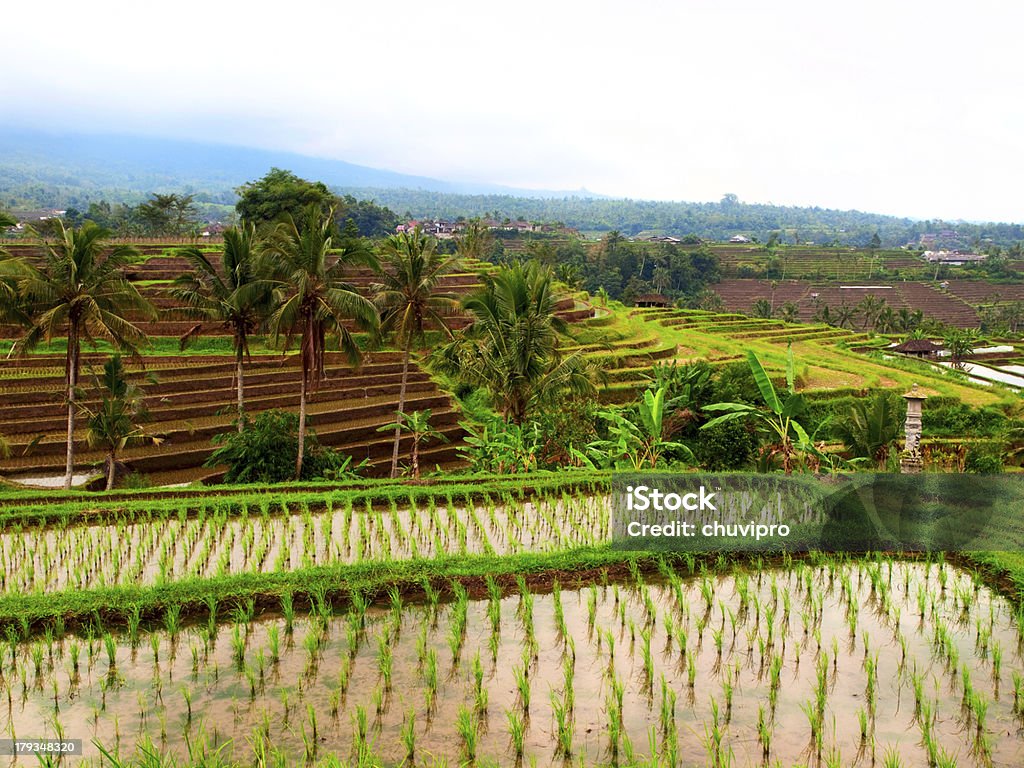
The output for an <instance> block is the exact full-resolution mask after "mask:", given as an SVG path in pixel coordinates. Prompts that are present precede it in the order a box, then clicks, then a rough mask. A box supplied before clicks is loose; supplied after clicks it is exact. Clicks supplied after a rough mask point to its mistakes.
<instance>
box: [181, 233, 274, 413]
mask: <svg viewBox="0 0 1024 768" xmlns="http://www.w3.org/2000/svg"><path fill="white" fill-rule="evenodd" d="M260 247H261V241H260V239H259V237H258V236H257V234H256V225H255V224H252V223H243V224H242V225H241V226H240V227H238V228H237V229H236V228H231V229H228V230H226V231H225V232H224V248H223V250H222V251H221V254H220V269H219V270H218V269H217V268H216V267H215V266H214V265H213V263H212V262H211V261H210V259H209V258H208V256H207V254H205V253H203V252H202V251H200V250H199V249H198V248H183V249H181V250H179V251H178V253H179V254H180V255H181V256H183V257H185V258H186V259H187V260H188V262H189V264H190V265H191V266H192V272H191V273H189V274H186V275H181V276H180V277H179V278H178V279H177V280H175V281H174V285H173V287H172V288H170V289H169V290H168V293H169V294H170V295H171V296H173V297H174V298H175V299H177V300H178V301H179V302H181V303H182V305H183V307H182V308H181V309H178V310H175V311H178V312H182V313H184V314H185V315H187V316H188V317H192V318H196V319H198V320H205V321H209V322H210V323H214V324H216V325H219V326H221V327H223V328H226V329H227V330H228V331H230V332H231V339H232V344H233V346H234V348H235V382H236V387H237V390H238V431H239V432H241V431H242V427H243V421H244V416H245V384H244V380H243V376H244V363H245V361H246V359H248V358H249V357H250V355H249V338H250V337H251V336H252V335H253V334H254V333H256V332H257V331H258V330H259V328H260V326H261V325H262V324H263V322H264V320H265V319H266V318H267V316H268V315H269V314H270V311H271V309H272V308H273V287H274V283H273V281H272V280H270V279H268V278H267V277H266V276H265V275H263V274H261V271H260V268H259V258H258V257H259V249H260ZM204 330H205V326H204V324H203V323H199V324H198V325H196V326H195V327H193V328H192V329H190V330H189V331H188V333H186V334H185V335H184V336H182V337H181V348H182V349H184V348H185V347H186V346H188V344H189V343H190V342H191V341H192V340H193V339H195V338H196V337H198V336H199V335H200V334H202V333H203V331H204Z"/></svg>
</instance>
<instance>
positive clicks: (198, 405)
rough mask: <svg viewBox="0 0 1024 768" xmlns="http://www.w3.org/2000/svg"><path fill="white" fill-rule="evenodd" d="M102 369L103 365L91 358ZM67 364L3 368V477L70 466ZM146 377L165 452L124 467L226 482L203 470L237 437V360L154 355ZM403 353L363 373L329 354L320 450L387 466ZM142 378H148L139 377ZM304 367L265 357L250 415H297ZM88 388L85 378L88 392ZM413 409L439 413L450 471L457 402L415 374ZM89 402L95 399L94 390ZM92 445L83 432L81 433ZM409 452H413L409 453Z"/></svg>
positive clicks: (88, 456) (41, 361)
mask: <svg viewBox="0 0 1024 768" xmlns="http://www.w3.org/2000/svg"><path fill="white" fill-rule="evenodd" d="M92 361H93V362H94V363H95V364H96V365H101V362H100V358H98V357H94V358H93V360H92ZM61 362H62V360H61V359H59V358H56V357H36V358H31V359H28V360H4V361H2V363H0V394H2V395H3V398H4V428H3V431H4V434H5V435H6V437H7V440H8V442H9V443H10V445H11V456H10V457H9V458H6V459H3V460H0V473H3V474H7V475H11V476H16V477H18V476H22V477H36V476H47V475H52V474H60V473H61V472H62V468H63V466H64V453H63V452H64V447H65V446H64V441H63V440H64V438H63V432H62V430H63V428H64V427H63V425H64V424H66V421H65V419H66V411H65V410H64V405H63V402H62V399H61V395H60V393H61V392H62V388H63V371H62V369H60V368H58V367H57V366H59V365H60V364H61ZM145 363H146V369H147V371H148V372H149V373H152V374H154V375H155V376H156V379H157V381H156V383H155V384H154V383H143V384H142V386H143V389H144V390H145V392H146V395H147V402H148V403H149V411H150V417H151V418H150V421H149V422H148V423H147V429H148V430H149V431H150V432H151V433H152V434H156V435H160V436H162V437H163V442H162V443H161V444H160V445H156V446H154V445H143V446H136V447H129V448H127V449H125V451H124V458H123V460H124V461H126V462H127V463H128V464H129V465H130V466H131V467H132V469H134V470H135V471H137V472H142V473H145V474H147V475H150V476H151V480H152V481H153V482H154V483H155V484H163V483H165V482H167V483H176V482H177V483H180V482H187V481H192V480H197V479H202V478H209V477H214V476H217V475H218V474H219V473H221V472H222V470H218V469H216V468H214V469H209V468H204V467H203V466H202V465H203V463H204V462H205V461H206V459H207V458H208V457H209V455H210V453H211V452H212V450H213V445H212V444H211V443H210V439H211V438H212V437H213V436H214V435H216V434H218V433H221V432H225V431H227V430H229V429H231V422H232V420H233V419H234V418H235V414H236V412H235V410H234V408H235V405H234V404H235V398H236V392H235V389H234V384H235V382H234V362H233V361H232V360H230V358H226V357H216V356H205V357H204V356H189V357H164V358H160V357H147V358H146V359H145ZM401 370H402V365H401V355H400V354H399V353H389V352H378V353H373V354H372V355H370V356H369V357H368V359H367V360H366V362H365V363H364V364H363V365H362V366H361V367H360V368H359V369H354V368H352V367H351V366H350V365H348V363H347V362H346V361H345V360H344V358H343V357H342V356H340V355H328V360H327V378H326V380H325V381H324V382H323V384H322V386H321V387H320V389H319V390H318V391H317V392H316V393H315V394H313V395H312V396H311V398H310V406H309V414H310V415H309V423H310V425H311V426H312V427H313V429H315V430H316V432H317V435H318V437H319V438H320V440H321V442H322V443H323V444H325V445H330V446H333V447H337V448H340V449H342V450H343V451H345V452H346V453H348V454H349V455H351V456H353V457H354V459H355V461H357V462H358V461H360V460H362V459H364V458H365V459H368V460H369V461H370V462H371V464H374V465H378V466H380V465H383V464H384V463H387V462H388V461H389V460H390V455H391V442H390V439H391V438H390V437H389V436H388V435H386V434H382V433H379V432H377V428H378V427H379V426H381V425H384V424H387V423H389V422H391V421H393V420H394V410H395V404H396V403H397V401H398V391H399V387H400V382H401ZM136 375H137V376H138V375H141V374H136ZM299 378H300V373H299V368H298V363H297V360H296V359H295V358H294V357H293V358H288V359H284V360H282V359H281V358H279V357H276V356H274V357H271V356H260V357H256V358H254V359H253V361H252V362H251V363H250V364H248V365H247V371H246V379H245V382H246V401H247V406H248V408H249V409H250V411H259V410H265V409H270V408H282V409H294V408H296V407H297V406H298V400H299V395H298V392H299ZM88 381H89V377H88V375H86V376H83V384H84V383H86V382H88ZM409 382H410V383H409V395H408V396H409V400H408V408H409V409H412V410H417V409H418V410H422V409H425V408H431V409H432V410H433V417H432V422H431V423H432V424H433V425H434V426H435V427H436V428H437V429H438V430H439V431H441V432H442V433H443V434H444V435H445V436H446V437H447V438H448V439H449V440H450V441H452V442H451V443H441V442H440V441H434V442H433V443H430V444H428V445H427V446H426V449H427V450H426V453H425V454H424V456H423V463H424V466H426V467H433V465H434V464H435V463H436V464H441V465H442V466H451V465H452V464H453V462H455V461H456V460H457V455H456V450H455V447H454V445H457V443H458V441H459V439H460V437H461V436H462V434H463V432H462V430H461V428H460V427H459V425H458V420H459V415H458V412H457V410H456V409H455V407H454V405H453V404H452V401H451V398H450V397H449V396H448V395H447V394H446V393H443V392H442V391H441V390H439V389H438V387H437V385H436V384H435V383H434V382H433V381H432V380H431V379H430V377H429V376H428V375H427V374H426V373H424V372H422V371H420V370H419V369H418V368H416V367H415V366H413V369H412V371H411V373H410V377H409ZM86 394H87V395H89V396H93V395H92V392H90V391H89V390H87V392H86ZM80 437H81V438H83V441H84V428H83V430H82V432H81V435H80ZM407 448H408V445H407V444H406V446H405V448H403V450H404V451H406V452H407ZM102 460H103V456H102V453H101V452H97V451H88V450H82V452H81V454H80V456H79V461H80V462H81V464H82V465H88V464H89V463H90V462H96V463H99V462H102Z"/></svg>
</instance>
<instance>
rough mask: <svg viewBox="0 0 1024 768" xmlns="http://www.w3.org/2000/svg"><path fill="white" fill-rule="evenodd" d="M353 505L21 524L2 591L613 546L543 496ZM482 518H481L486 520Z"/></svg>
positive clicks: (585, 510)
mask: <svg viewBox="0 0 1024 768" xmlns="http://www.w3.org/2000/svg"><path fill="white" fill-rule="evenodd" d="M450 501H451V503H450V504H449V506H446V507H440V508H438V507H436V506H433V500H432V499H431V505H429V506H428V507H427V508H426V509H423V508H421V507H412V508H409V509H399V508H398V507H397V504H396V502H395V501H394V500H392V502H391V506H392V508H391V510H390V511H389V512H388V513H387V514H385V513H383V512H382V511H381V510H380V509H379V508H373V507H370V506H369V502H367V506H366V509H363V510H359V511H356V510H353V509H352V506H351V502H350V501H349V502H348V503H347V504H346V505H341V506H340V507H339V508H338V509H335V508H334V507H333V506H331V505H330V504H328V505H327V508H326V509H325V510H324V511H320V512H315V513H314V512H312V511H310V510H309V508H308V506H307V505H306V504H305V502H302V503H300V504H299V505H297V509H295V510H292V511H291V513H290V514H288V515H285V516H280V515H271V514H270V511H269V508H265V509H264V510H263V511H262V512H261V513H259V514H244V515H241V516H239V515H232V514H228V512H227V511H226V510H216V509H209V508H207V507H206V506H202V507H200V508H199V510H198V512H197V514H196V515H195V516H194V517H191V518H189V517H186V516H185V514H184V508H182V509H181V510H179V514H178V515H177V516H175V515H172V514H170V513H167V512H166V511H165V512H164V514H163V516H154V517H152V518H150V519H147V520H145V521H144V522H138V521H129V520H127V519H124V518H122V519H120V520H119V521H118V522H117V523H116V524H113V525H105V526H94V525H78V526H74V525H71V526H67V527H65V528H62V529H61V528H54V527H44V526H42V525H39V526H35V527H32V528H29V529H18V530H16V531H9V532H5V533H4V534H3V535H0V578H2V583H0V590H3V591H7V592H32V591H47V590H53V589H62V588H67V587H71V588H76V589H87V588H95V587H98V586H110V585H115V584H138V583H143V584H145V583H150V584H160V583H165V582H168V581H171V580H177V579H184V578H192V577H210V576H222V575H226V574H230V573H244V572H262V571H266V570H275V571H284V570H289V569H294V568H299V567H309V566H312V565H317V564H325V563H332V562H358V561H363V560H390V559H395V558H408V557H421V556H426V557H430V556H435V555H439V554H442V553H443V554H465V553H480V554H504V553H506V552H516V551H523V550H533V551H555V550H559V549H563V548H566V547H570V546H582V545H589V544H593V543H596V542H600V541H604V540H606V539H607V536H608V531H609V525H610V522H609V521H610V515H609V514H608V507H607V504H606V503H604V502H603V501H601V500H593V499H583V500H576V499H570V500H566V499H564V498H557V497H556V498H553V499H551V500H544V499H538V500H535V501H534V502H531V503H529V504H525V505H524V504H522V503H521V502H515V506H506V507H501V508H500V509H499V508H497V507H495V506H494V505H493V502H492V503H491V504H490V506H488V507H487V508H479V507H476V506H473V505H472V504H470V505H467V506H463V507H457V506H454V500H450ZM484 513H485V514H484Z"/></svg>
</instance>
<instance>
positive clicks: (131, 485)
mask: <svg viewBox="0 0 1024 768" xmlns="http://www.w3.org/2000/svg"><path fill="white" fill-rule="evenodd" d="M121 485H122V487H124V488H128V489H141V488H152V487H153V481H152V480H150V479H149V475H144V474H142V473H141V472H131V473H129V474H127V475H125V476H124V479H123V480H122V481H121Z"/></svg>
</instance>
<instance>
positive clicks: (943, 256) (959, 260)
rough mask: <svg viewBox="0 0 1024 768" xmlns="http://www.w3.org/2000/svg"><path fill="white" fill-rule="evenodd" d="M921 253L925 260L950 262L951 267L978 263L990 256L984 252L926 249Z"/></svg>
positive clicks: (942, 262) (939, 262) (940, 262)
mask: <svg viewBox="0 0 1024 768" xmlns="http://www.w3.org/2000/svg"><path fill="white" fill-rule="evenodd" d="M921 255H922V256H923V257H924V260H925V261H927V262H929V263H931V264H948V265H949V266H951V267H962V266H964V265H965V264H978V263H980V262H982V261H985V259H987V258H988V256H987V255H986V254H984V253H960V252H959V251H925V252H924V253H922V254H921Z"/></svg>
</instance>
